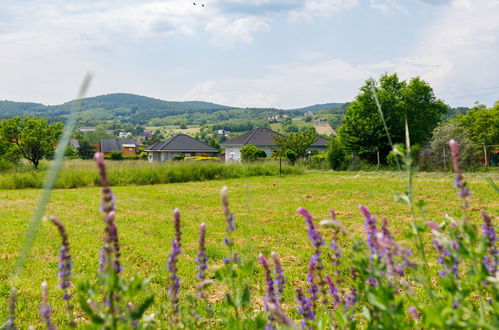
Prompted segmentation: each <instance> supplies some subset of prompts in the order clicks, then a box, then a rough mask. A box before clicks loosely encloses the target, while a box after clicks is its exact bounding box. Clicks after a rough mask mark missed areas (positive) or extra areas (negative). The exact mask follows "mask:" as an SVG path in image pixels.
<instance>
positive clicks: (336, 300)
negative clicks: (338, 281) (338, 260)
mask: <svg viewBox="0 0 499 330" xmlns="http://www.w3.org/2000/svg"><path fill="white" fill-rule="evenodd" d="M325 277H326V282H327V284H328V286H329V290H328V293H329V295H330V296H331V297H332V298H333V302H332V304H333V307H335V308H336V307H337V306H338V305H339V304H340V303H341V298H340V296H339V295H338V288H336V286H335V285H334V283H333V280H332V279H331V276H329V275H326V276H325Z"/></svg>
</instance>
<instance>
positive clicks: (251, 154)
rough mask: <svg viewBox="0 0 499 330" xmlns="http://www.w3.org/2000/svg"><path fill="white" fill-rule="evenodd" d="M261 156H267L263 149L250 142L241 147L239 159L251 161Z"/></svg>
mask: <svg viewBox="0 0 499 330" xmlns="http://www.w3.org/2000/svg"><path fill="white" fill-rule="evenodd" d="M262 158H267V154H266V153H265V151H263V150H261V149H258V148H257V147H255V146H254V145H252V144H247V145H245V146H243V147H242V148H241V159H242V160H243V161H246V162H252V161H255V160H258V159H262Z"/></svg>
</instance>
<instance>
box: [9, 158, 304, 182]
mask: <svg viewBox="0 0 499 330" xmlns="http://www.w3.org/2000/svg"><path fill="white" fill-rule="evenodd" d="M48 165H49V164H48V163H44V164H42V166H41V169H40V170H33V168H32V166H30V165H25V166H24V167H22V168H20V169H15V170H10V171H5V172H0V189H23V188H41V187H42V185H43V181H44V178H45V175H46V173H47V171H46V169H47V168H48ZM107 168H108V174H109V181H110V184H111V185H113V186H127V185H152V184H161V183H174V182H188V181H204V180H214V179H228V178H241V177H249V176H260V175H263V176H269V175H270V176H271V175H279V163H278V162H276V161H264V162H255V163H250V164H239V163H238V164H227V165H226V164H224V163H220V162H214V161H207V162H199V161H185V162H166V163H161V164H160V163H156V162H155V163H148V162H147V161H144V160H130V161H108V162H107ZM281 172H282V174H302V173H304V169H303V168H300V167H297V166H287V165H285V164H283V166H282V169H281ZM99 184H100V183H99V175H98V172H97V165H96V164H95V162H94V161H93V160H77V159H74V160H67V161H65V162H64V165H63V168H62V171H61V172H60V173H59V179H58V180H57V182H56V185H55V187H56V188H78V187H91V186H98V185H99Z"/></svg>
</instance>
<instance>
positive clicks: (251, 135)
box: [220, 128, 328, 163]
mask: <svg viewBox="0 0 499 330" xmlns="http://www.w3.org/2000/svg"><path fill="white" fill-rule="evenodd" d="M275 136H282V134H279V133H277V132H274V131H272V130H270V129H268V128H255V129H253V130H252V131H249V132H246V133H244V134H242V135H239V136H236V137H235V138H232V139H229V140H227V141H225V142H222V143H220V145H221V146H223V147H224V148H225V162H226V163H234V162H241V148H242V147H243V146H245V145H247V144H252V145H254V146H255V147H257V148H258V149H262V150H263V151H265V153H266V154H267V157H270V156H272V153H273V152H274V149H275V148H276V147H277V144H276V143H275V141H274V137H275ZM327 143H328V140H327V139H325V138H323V137H319V138H318V139H317V141H315V142H314V143H312V144H311V145H310V147H309V150H317V151H319V152H323V151H326V147H327Z"/></svg>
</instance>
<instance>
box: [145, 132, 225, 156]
mask: <svg viewBox="0 0 499 330" xmlns="http://www.w3.org/2000/svg"><path fill="white" fill-rule="evenodd" d="M145 151H186V152H218V150H217V149H215V148H213V147H211V146H209V145H207V144H205V143H203V142H200V141H198V140H196V139H195V138H193V137H190V136H189V135H186V134H178V135H175V136H174V137H172V138H169V139H168V140H165V141H160V142H156V143H154V144H153V145H151V146H150V147H149V148H147V149H146V150H145Z"/></svg>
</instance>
